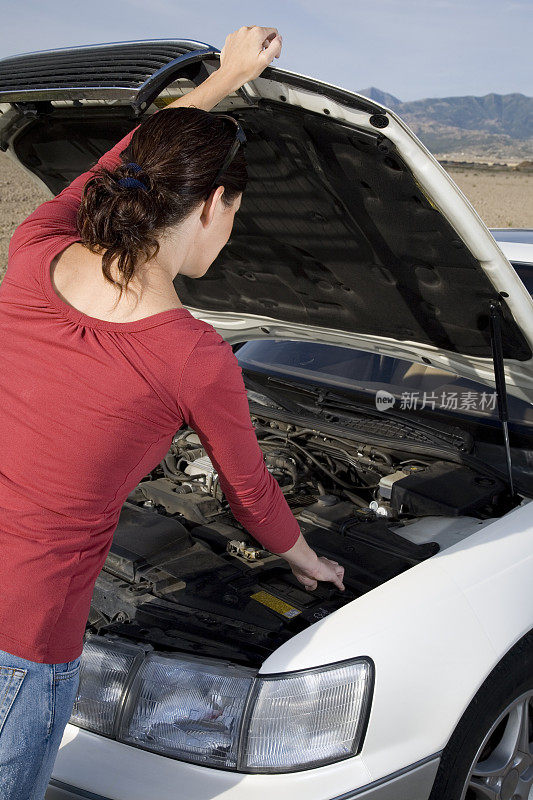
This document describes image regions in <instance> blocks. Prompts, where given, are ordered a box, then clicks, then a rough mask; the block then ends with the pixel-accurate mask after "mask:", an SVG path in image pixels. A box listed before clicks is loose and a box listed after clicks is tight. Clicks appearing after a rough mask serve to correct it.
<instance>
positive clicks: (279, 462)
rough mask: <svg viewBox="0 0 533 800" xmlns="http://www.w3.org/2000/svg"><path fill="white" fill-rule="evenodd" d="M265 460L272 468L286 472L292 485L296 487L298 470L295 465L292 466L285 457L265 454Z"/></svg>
mask: <svg viewBox="0 0 533 800" xmlns="http://www.w3.org/2000/svg"><path fill="white" fill-rule="evenodd" d="M267 459H268V460H269V461H270V463H271V465H272V466H273V467H281V469H284V470H286V471H287V472H288V473H289V475H290V476H291V478H292V485H293V486H296V483H297V482H298V468H297V466H296V464H293V463H292V461H291V460H290V459H289V458H287V457H286V456H283V455H279V456H276V455H274V454H272V453H267Z"/></svg>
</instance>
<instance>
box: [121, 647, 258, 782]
mask: <svg viewBox="0 0 533 800" xmlns="http://www.w3.org/2000/svg"><path fill="white" fill-rule="evenodd" d="M252 680H253V672H252V671H251V670H249V669H245V668H239V667H231V666H230V665H227V664H226V665H222V666H221V665H220V662H219V663H216V662H214V663H212V664H210V663H209V662H207V661H199V660H198V659H194V660H193V659H188V658H186V657H185V658H184V657H183V656H175V655H163V654H161V653H154V654H153V655H149V656H147V658H146V660H145V662H144V663H143V664H142V666H141V668H140V669H139V671H138V672H137V675H136V676H135V680H134V683H133V685H132V687H131V690H130V693H129V703H128V705H129V707H130V708H129V711H126V713H125V714H124V721H123V724H122V728H121V731H120V733H119V736H118V738H119V740H120V741H122V742H126V743H127V744H137V745H140V746H141V747H145V748H148V749H149V750H157V751H158V752H160V753H165V754H166V755H171V756H175V757H177V758H181V759H183V760H185V761H195V762H197V763H200V764H209V765H210V766H215V767H225V768H226V769H227V768H235V767H236V765H237V744H238V741H239V740H238V731H239V723H240V721H241V718H242V712H243V709H244V703H245V701H246V697H247V695H248V691H249V689H250V685H251V683H252Z"/></svg>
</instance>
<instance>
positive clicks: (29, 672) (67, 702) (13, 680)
mask: <svg viewBox="0 0 533 800" xmlns="http://www.w3.org/2000/svg"><path fill="white" fill-rule="evenodd" d="M80 660H81V656H79V657H78V658H76V659H75V660H74V661H66V662H64V663H62V664H40V663H38V662H37V661H28V660H27V659H25V658H19V656H14V655H11V654H10V653H6V652H5V650H0V798H2V800H43V798H44V794H45V791H46V787H47V786H48V782H49V780H50V776H51V774H52V769H53V767H54V762H55V759H56V756H57V751H58V750H59V745H60V743H61V738H62V736H63V731H64V730H65V726H66V724H67V722H68V721H69V718H70V715H71V713H72V706H73V705H74V701H75V699H76V694H77V691H78V683H79V671H80Z"/></svg>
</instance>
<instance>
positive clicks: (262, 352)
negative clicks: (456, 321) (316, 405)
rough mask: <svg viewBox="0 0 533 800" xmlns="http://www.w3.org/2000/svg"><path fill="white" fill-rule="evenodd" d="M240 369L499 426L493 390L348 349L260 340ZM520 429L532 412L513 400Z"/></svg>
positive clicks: (531, 421)
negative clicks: (348, 391) (475, 419)
mask: <svg viewBox="0 0 533 800" xmlns="http://www.w3.org/2000/svg"><path fill="white" fill-rule="evenodd" d="M236 357H237V360H238V362H239V364H240V366H241V367H242V368H243V369H244V370H245V369H250V370H253V371H255V372H260V373H264V374H267V375H273V376H276V377H281V378H286V379H289V380H292V381H302V382H304V383H307V384H309V383H311V384H313V385H315V386H316V385H319V386H323V387H327V388H330V389H333V390H335V389H344V390H350V391H352V392H354V393H357V394H359V395H360V396H361V395H364V396H365V397H366V398H367V399H370V400H372V399H373V401H374V403H375V407H376V408H377V409H378V410H383V411H385V410H386V409H387V408H393V409H394V410H396V411H406V412H413V411H414V412H417V411H423V410H425V411H430V412H436V413H444V414H450V415H453V416H454V417H456V418H457V417H463V418H465V419H470V420H471V419H472V418H473V417H474V418H478V419H480V420H481V419H483V420H484V421H485V422H488V423H489V424H491V423H493V424H498V425H499V424H500V423H499V419H498V406H497V399H496V393H495V391H494V389H493V388H492V387H488V386H484V385H483V384H480V383H476V382H474V381H471V380H468V379H466V378H462V377H460V376H459V375H457V374H454V373H452V372H447V371H446V370H443V369H440V368H438V367H434V366H429V365H425V364H418V363H413V362H411V361H406V360H403V359H399V358H392V357H390V356H383V355H379V354H376V353H368V352H366V351H363V350H353V349H351V348H348V347H338V346H336V345H329V344H322V343H317V342H303V341H294V340H290V339H289V340H287V339H258V340H254V341H249V342H245V343H244V344H242V345H241V346H239V347H238V349H237V350H236ZM508 408H509V418H510V421H511V424H514V425H515V426H523V425H525V426H527V428H528V429H530V428H531V427H532V426H533V406H532V405H531V404H529V403H526V402H525V401H522V400H519V399H518V398H515V397H512V396H508Z"/></svg>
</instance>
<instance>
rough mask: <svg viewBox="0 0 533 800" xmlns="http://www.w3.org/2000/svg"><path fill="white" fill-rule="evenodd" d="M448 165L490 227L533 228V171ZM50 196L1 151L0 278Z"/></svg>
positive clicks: (454, 177) (458, 183)
mask: <svg viewBox="0 0 533 800" xmlns="http://www.w3.org/2000/svg"><path fill="white" fill-rule="evenodd" d="M445 168H446V169H447V171H448V172H449V174H450V175H451V177H452V178H453V180H454V181H455V182H456V183H457V185H458V186H459V188H460V189H461V191H462V192H463V193H464V194H465V195H466V197H468V199H469V200H470V202H471V203H472V205H473V206H474V208H475V209H476V211H477V212H478V214H479V215H480V216H481V218H482V219H483V220H484V221H485V223H486V224H487V225H488V226H489V227H494V228H507V227H511V228H533V171H529V172H519V171H517V170H514V169H512V168H505V167H484V166H480V165H476V166H473V167H465V166H451V165H445ZM49 197H50V195H49V194H48V193H46V192H45V191H44V190H42V189H41V188H39V187H38V186H37V184H36V183H35V182H34V181H33V180H32V178H31V177H30V176H29V175H27V174H26V173H25V172H24V171H23V170H22V169H21V168H20V167H18V166H17V165H16V164H14V163H13V162H12V161H11V159H10V158H8V156H7V155H5V153H2V152H0V279H1V278H2V277H3V275H4V272H5V269H6V266H7V252H8V245H9V240H10V238H11V235H12V234H13V231H14V230H15V228H16V227H17V225H18V224H19V223H20V222H22V220H23V219H25V217H27V216H28V214H30V213H31V212H32V211H33V210H34V209H35V208H36V207H37V206H38V205H39V204H40V203H42V202H43V201H44V200H47V199H48V198H49Z"/></svg>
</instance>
